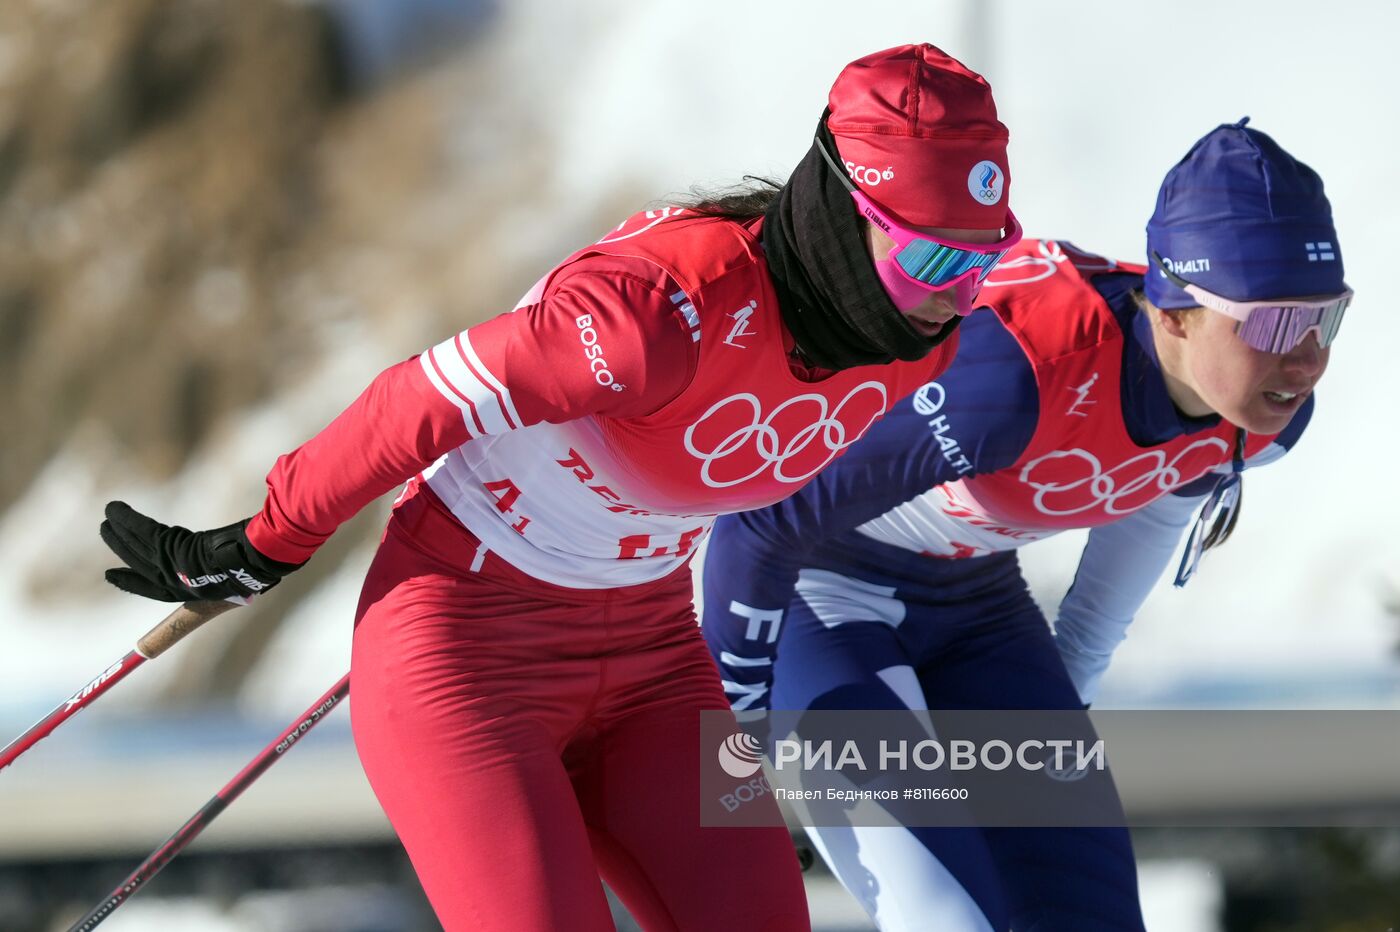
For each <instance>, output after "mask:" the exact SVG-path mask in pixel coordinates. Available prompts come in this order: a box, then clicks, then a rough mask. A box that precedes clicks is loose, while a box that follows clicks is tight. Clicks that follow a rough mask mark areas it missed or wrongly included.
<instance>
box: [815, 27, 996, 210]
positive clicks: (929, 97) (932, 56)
mask: <svg viewBox="0 0 1400 932" xmlns="http://www.w3.org/2000/svg"><path fill="white" fill-rule="evenodd" d="M829 100H830V105H831V114H830V116H829V117H828V118H827V121H826V125H827V128H829V129H830V130H831V134H832V135H833V136H834V137H836V146H837V148H838V149H839V151H840V156H841V159H842V161H843V162H844V163H845V166H846V171H847V173H848V174H849V175H850V176H851V178H852V179H853V180H854V181H855V183H856V184H857V185H858V186H859V187H860V189H861V190H862V191H864V192H865V194H866V195H867V196H868V197H869V198H870V199H871V200H873V201H874V202H875V203H876V204H878V205H879V206H881V207H883V208H885V209H887V210H888V211H890V213H892V214H894V215H895V216H896V217H898V218H900V219H901V220H903V221H904V222H905V223H908V224H912V225H913V226H922V227H955V228H956V227H961V228H967V229H984V230H991V229H1000V228H1002V227H1005V226H1007V225H1008V224H1007V220H1006V214H1007V210H1008V206H1007V205H1008V202H1009V199H1010V193H1011V175H1010V173H1009V172H1008V171H1007V162H1006V140H1007V132H1006V127H1005V126H1003V125H1002V124H1001V122H1000V121H999V120H997V108H996V103H995V102H994V101H993V100H992V89H991V87H990V86H989V85H988V84H987V82H986V80H985V79H984V78H983V77H982V76H981V75H979V74H977V73H975V72H973V71H971V70H969V69H968V68H967V67H966V66H965V65H963V64H962V63H961V62H959V61H957V60H956V59H954V58H951V57H949V56H948V55H947V54H945V53H944V52H942V51H940V50H939V49H936V48H934V47H933V46H931V45H927V44H924V45H901V46H899V47H898V48H892V49H886V50H885V51H883V52H876V53H874V54H873V55H867V56H865V57H864V58H861V59H858V60H856V61H853V62H851V63H850V64H849V65H847V66H846V67H845V68H844V69H842V71H841V74H839V75H838V76H837V78H836V83H835V84H833V85H832V86H831V96H830V98H829Z"/></svg>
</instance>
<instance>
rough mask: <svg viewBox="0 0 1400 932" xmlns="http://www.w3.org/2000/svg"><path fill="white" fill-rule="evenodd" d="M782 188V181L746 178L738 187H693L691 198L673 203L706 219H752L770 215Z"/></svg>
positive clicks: (756, 176) (748, 176) (753, 176)
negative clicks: (769, 210)
mask: <svg viewBox="0 0 1400 932" xmlns="http://www.w3.org/2000/svg"><path fill="white" fill-rule="evenodd" d="M782 189H783V183H782V182H781V181H775V180H773V179H772V178H764V177H761V176H759V175H745V176H744V180H743V181H742V182H740V183H739V184H733V185H728V186H726V187H721V188H701V187H693V188H691V189H690V194H689V196H681V197H678V198H676V199H675V200H674V201H672V202H671V203H672V204H674V205H675V206H676V207H684V208H685V209H686V210H688V211H691V212H692V213H697V214H700V215H702V216H706V217H723V218H724V219H726V220H753V219H754V218H756V217H761V216H763V215H764V214H766V213H767V212H768V208H769V207H772V206H773V202H774V201H776V200H777V199H778V192H779V191H781V190H782Z"/></svg>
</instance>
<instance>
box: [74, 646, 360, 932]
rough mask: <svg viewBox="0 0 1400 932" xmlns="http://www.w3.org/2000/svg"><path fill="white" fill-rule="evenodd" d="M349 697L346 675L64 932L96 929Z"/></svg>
mask: <svg viewBox="0 0 1400 932" xmlns="http://www.w3.org/2000/svg"><path fill="white" fill-rule="evenodd" d="M349 694H350V674H349V673H347V674H345V675H344V676H342V677H341V678H340V681H339V682H338V683H336V684H335V685H334V686H332V687H331V688H330V689H329V690H327V691H326V692H325V693H324V694H323V695H322V696H321V698H320V699H317V700H316V702H315V704H313V705H312V706H311V708H309V709H307V710H306V711H305V712H304V713H303V714H302V716H301V718H299V719H297V720H296V721H295V722H293V723H292V725H291V727H290V728H288V729H286V730H285V731H283V732H282V733H281V734H280V735H278V736H277V738H276V739H275V740H273V742H272V743H271V744H269V745H268V746H267V747H265V748H263V749H262V751H261V752H260V753H259V754H258V756H257V757H254V758H253V759H252V760H251V761H249V762H248V765H247V766H246V767H244V768H243V769H242V770H240V771H239V772H238V776H236V777H234V778H233V779H232V780H230V781H229V782H228V783H227V784H226V785H225V786H224V788H223V789H221V790H219V792H217V793H215V794H214V797H213V798H212V799H210V800H209V802H207V803H205V804H204V806H203V808H201V809H200V810H199V811H198V812H196V813H195V814H194V815H192V816H190V819H189V821H188V822H186V823H185V824H184V825H182V826H180V829H179V831H177V832H176V833H175V834H174V835H171V836H170V837H169V838H168V839H166V841H165V844H163V845H161V846H160V847H159V848H157V849H156V850H155V851H153V852H151V856H150V857H148V858H146V860H144V861H142V862H141V866H140V867H138V868H136V870H134V871H132V873H131V876H129V877H127V878H126V880H124V881H122V883H121V885H120V886H118V887H117V888H116V889H115V890H113V891H112V892H111V893H109V894H107V897H106V899H104V900H103V901H102V902H101V904H99V905H98V906H97V907H96V908H94V909H93V910H92V911H91V912H90V913H88V914H87V915H86V916H84V917H83V918H82V919H79V920H78V922H77V923H76V924H75V925H74V926H73V927H72V928H70V929H69V930H68V932H87V930H89V929H95V928H97V925H98V924H99V923H100V922H102V920H104V919H106V918H107V917H108V916H110V915H112V913H113V912H115V911H116V909H117V907H118V906H120V905H122V904H123V903H125V902H126V901H127V900H129V899H131V897H132V896H134V895H135V894H136V893H137V892H138V891H140V890H141V888H142V885H143V884H145V883H146V881H148V880H150V879H151V878H152V877H154V876H155V875H156V874H158V873H160V870H161V868H163V867H165V865H167V864H169V863H170V862H171V861H173V860H174V859H175V856H176V855H177V854H179V853H180V852H181V851H183V850H184V848H185V846H186V845H188V844H189V843H190V842H192V841H194V840H195V838H196V837H198V835H199V833H200V832H202V831H204V829H205V828H206V827H207V826H208V825H209V823H210V822H213V821H214V819H215V817H216V816H218V814H219V813H221V812H223V811H224V810H225V809H227V808H228V806H229V804H230V803H232V802H233V801H234V800H235V799H237V798H238V796H239V794H240V793H242V792H243V791H244V790H246V789H247V788H248V787H249V786H251V785H252V784H253V781H254V780H256V779H257V778H258V777H260V776H262V775H263V772H264V771H266V770H267V768H269V767H271V766H272V765H273V764H275V763H277V761H278V760H279V759H280V758H281V756H282V755H283V754H285V753H287V752H288V751H290V750H291V749H292V748H293V747H295V746H296V743H297V741H299V740H300V739H301V738H302V736H303V735H305V734H306V733H307V732H308V731H310V730H311V729H312V728H313V727H314V726H315V725H316V723H317V722H319V721H321V719H323V718H325V717H326V716H327V715H328V714H330V712H331V710H332V709H334V708H335V707H336V706H337V705H339V704H340V702H341V701H342V700H343V699H344V698H345V697H346V696H348V695H349Z"/></svg>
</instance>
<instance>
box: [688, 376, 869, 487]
mask: <svg viewBox="0 0 1400 932" xmlns="http://www.w3.org/2000/svg"><path fill="white" fill-rule="evenodd" d="M863 395H867V396H868V397H869V400H870V402H871V407H870V410H869V413H868V416H865V413H864V412H863V411H859V412H857V413H855V414H854V415H850V412H849V411H848V408H853V407H855V404H856V399H858V398H860V397H861V396H863ZM888 401H889V398H888V395H887V394H886V391H885V386H884V385H883V384H881V383H880V382H862V383H861V384H860V385H857V386H856V387H855V388H853V389H851V391H850V393H849V394H847V395H846V397H845V398H843V399H841V401H840V403H838V404H837V405H836V407H835V409H833V410H830V411H828V404H827V399H826V397H825V396H823V395H816V394H808V395H797V396H795V397H793V398H789V399H787V400H786V401H784V402H783V403H782V404H780V405H778V406H777V407H776V408H774V409H773V410H772V411H771V412H769V413H768V415H767V416H766V417H764V416H763V407H762V405H761V404H760V403H759V400H758V398H757V397H756V396H754V395H752V394H750V393H748V392H743V393H741V394H738V395H730V396H729V397H728V398H724V399H721V400H720V401H717V402H715V403H714V404H712V405H710V408H709V410H708V411H706V412H705V413H704V414H702V415H701V416H700V419H699V420H697V421H696V422H695V423H694V424H692V425H690V427H689V428H688V429H687V430H686V432H685V448H686V450H687V451H688V452H689V453H690V454H691V455H692V456H694V457H695V458H696V459H698V460H700V462H701V463H702V464H703V465H702V466H701V467H700V479H701V481H703V482H704V483H705V484H706V485H707V486H709V487H710V488H712V489H723V488H728V487H729V486H734V485H739V484H740V483H742V482H748V481H749V480H750V479H756V478H757V477H758V476H760V475H762V474H763V473H764V472H765V471H766V470H768V469H769V468H770V467H771V468H772V470H773V477H774V478H775V479H777V480H778V481H779V482H788V483H794V482H804V481H806V480H807V479H810V478H811V477H812V476H814V475H816V474H817V473H818V472H820V471H821V470H822V468H823V467H825V466H826V465H827V464H828V463H830V462H831V461H832V460H834V459H835V458H836V455H837V454H838V453H840V452H841V451H842V450H844V449H846V448H847V447H849V446H850V445H851V444H853V443H855V442H856V441H857V440H859V439H860V437H861V436H862V435H863V434H864V433H865V432H866V431H867V430H869V429H870V425H871V424H874V423H875V420H876V419H877V418H878V417H880V415H882V414H884V413H885V408H886V406H887V403H888ZM799 405H802V406H804V409H805V406H806V405H815V406H816V417H815V419H813V420H812V421H811V422H809V423H805V424H804V423H802V421H801V420H798V422H797V424H793V423H792V422H793V420H794V419H796V418H798V417H799V415H798V414H795V412H798V411H799V409H798V407H797V406H799ZM744 409H747V410H746V411H745V410H744ZM736 413H737V414H738V417H737V418H735V417H734V415H735V414H736ZM843 414H846V415H849V416H850V418H851V419H852V420H855V421H858V420H860V419H861V418H862V417H864V423H861V424H860V425H859V427H858V428H856V429H852V427H853V426H854V425H853V424H848V423H847V421H846V420H843ZM730 424H735V425H737V426H735V427H733V428H732V429H730V430H729V433H728V434H725V435H723V436H720V437H719V439H718V440H716V441H715V442H713V443H711V442H708V441H709V440H710V438H709V437H704V438H703V439H702V441H701V442H704V443H705V446H706V447H708V449H702V448H701V447H700V445H699V443H697V438H696V434H697V432H700V433H701V434H702V435H703V434H711V435H716V436H717V435H718V434H719V433H720V432H722V431H724V430H725V429H726V428H728V427H729V425H730ZM798 424H801V426H797V425H798ZM792 428H795V429H792ZM785 429H786V430H785ZM784 433H786V434H787V436H786V439H784ZM720 464H723V465H724V466H725V467H727V468H729V469H734V470H736V471H742V470H747V471H746V472H743V474H742V475H738V476H736V477H729V476H725V477H720V478H717V477H716V475H715V473H716V472H717V471H718V469H717V467H719V466H720ZM798 470H800V472H798Z"/></svg>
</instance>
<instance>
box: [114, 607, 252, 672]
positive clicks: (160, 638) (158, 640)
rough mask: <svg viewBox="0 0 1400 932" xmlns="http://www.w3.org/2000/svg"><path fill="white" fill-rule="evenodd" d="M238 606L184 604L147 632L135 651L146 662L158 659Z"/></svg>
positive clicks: (138, 642) (137, 643)
mask: <svg viewBox="0 0 1400 932" xmlns="http://www.w3.org/2000/svg"><path fill="white" fill-rule="evenodd" d="M237 607H238V606H237V605H236V604H235V603H233V602H186V603H185V604H183V605H181V606H180V607H179V608H177V609H175V611H173V612H171V613H170V614H169V615H166V616H165V620H164V621H162V622H161V623H160V624H158V625H156V626H155V627H154V628H152V629H151V630H149V631H147V632H146V633H145V634H144V635H143V636H142V637H141V640H139V641H137V642H136V649H137V650H138V651H140V653H141V655H142V656H143V657H145V658H146V659H147V660H151V659H154V658H156V657H159V656H160V655H161V654H163V653H165V652H166V651H167V650H169V649H170V648H171V647H173V646H175V643H176V642H177V641H179V640H180V639H181V638H182V637H184V636H185V635H187V634H189V633H190V632H191V631H193V630H194V629H195V628H198V627H199V626H200V625H202V624H204V623H205V622H206V621H208V620H209V619H211V618H215V617H217V616H219V615H222V614H223V613H224V612H226V611H228V610H229V609H231V608H237Z"/></svg>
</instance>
